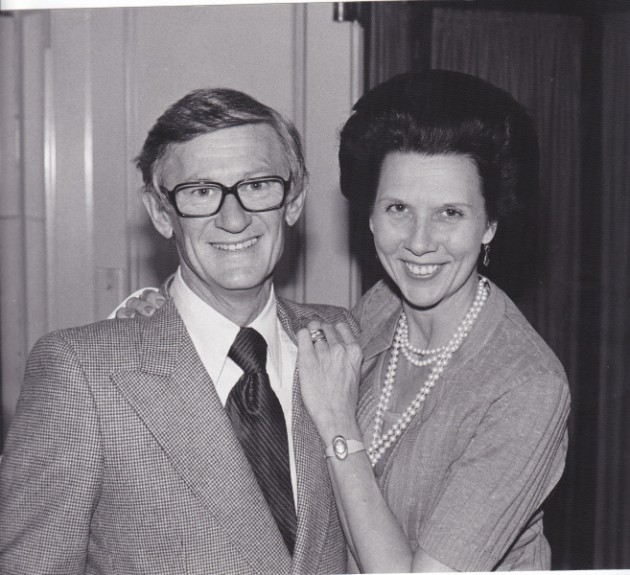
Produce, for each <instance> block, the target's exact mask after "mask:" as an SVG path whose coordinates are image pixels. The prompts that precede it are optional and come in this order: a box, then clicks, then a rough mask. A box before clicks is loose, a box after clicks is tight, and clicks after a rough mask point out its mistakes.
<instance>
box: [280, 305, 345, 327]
mask: <svg viewBox="0 0 630 575" xmlns="http://www.w3.org/2000/svg"><path fill="white" fill-rule="evenodd" d="M277 303H278V315H279V317H280V319H281V320H283V319H288V321H289V322H290V324H291V327H292V329H293V330H294V331H297V330H298V329H300V328H302V327H305V326H306V324H307V323H308V322H309V321H310V320H312V319H318V320H320V321H324V322H326V323H338V322H341V321H343V322H346V323H349V324H350V325H351V326H352V327H353V328H354V327H355V326H356V322H355V320H354V318H353V317H352V314H351V313H350V312H349V311H348V310H347V309H346V308H344V307H341V306H336V305H328V304H317V303H308V304H306V303H297V302H294V301H292V300H289V299H286V298H283V297H278V298H277Z"/></svg>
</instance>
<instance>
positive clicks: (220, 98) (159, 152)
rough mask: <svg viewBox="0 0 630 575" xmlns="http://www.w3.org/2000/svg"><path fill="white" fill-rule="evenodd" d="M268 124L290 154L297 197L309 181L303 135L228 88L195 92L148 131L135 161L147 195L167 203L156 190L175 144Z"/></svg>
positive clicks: (278, 116) (291, 125)
mask: <svg viewBox="0 0 630 575" xmlns="http://www.w3.org/2000/svg"><path fill="white" fill-rule="evenodd" d="M246 124H268V125H270V126H271V127H272V128H273V129H274V130H275V131H276V133H277V134H278V137H279V138H280V141H281V143H282V147H283V148H284V151H285V153H286V154H287V159H288V160H289V167H290V170H291V182H292V189H293V191H294V193H296V192H300V191H301V190H303V189H304V188H305V187H306V185H307V181H308V172H307V170H306V164H305V161H304V152H303V148H302V142H301V139H300V134H299V133H298V131H297V129H296V128H295V126H294V125H293V123H292V122H290V121H289V120H287V119H286V118H285V117H284V116H282V114H280V113H279V112H276V111H275V110H274V109H273V108H270V107H269V106H265V105H264V104H262V103H260V102H258V101H257V100H255V99H254V98H252V97H251V96H248V95H247V94H244V93H243V92H239V91H237V90H231V89H228V88H205V89H200V90H194V91H192V92H190V93H189V94H187V95H186V96H184V97H183V98H182V99H181V100H178V101H177V102H175V103H174V104H173V105H172V106H171V107H170V108H168V109H167V110H166V112H164V113H163V114H162V115H161V116H160V117H159V118H158V120H157V122H156V123H155V125H154V126H153V127H152V128H151V130H150V131H149V134H148V136H147V139H146V140H145V142H144V145H143V146H142V151H141V152H140V154H139V155H138V157H137V158H136V159H135V163H136V167H137V168H138V169H139V170H140V171H141V172H142V179H143V181H144V191H145V192H148V193H152V194H154V195H156V196H157V198H158V200H159V201H160V202H164V199H165V198H164V195H163V193H162V192H161V191H160V189H159V187H158V186H157V182H158V181H159V175H160V174H159V168H160V162H161V160H162V159H163V158H164V156H165V154H166V152H167V150H168V149H169V147H170V146H171V145H173V144H177V143H181V142H187V141H189V140H192V139H193V138H196V137H197V136H201V135H203V134H208V133H211V132H215V131H216V130H221V129H223V128H231V127H234V126H243V125H246Z"/></svg>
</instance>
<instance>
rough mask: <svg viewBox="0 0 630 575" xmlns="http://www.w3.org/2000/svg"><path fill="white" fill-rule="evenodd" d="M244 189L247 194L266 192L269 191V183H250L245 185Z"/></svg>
mask: <svg viewBox="0 0 630 575" xmlns="http://www.w3.org/2000/svg"><path fill="white" fill-rule="evenodd" d="M244 189H245V191H246V192H264V191H266V190H267V189H269V182H265V181H263V182H249V183H247V184H245V186H244Z"/></svg>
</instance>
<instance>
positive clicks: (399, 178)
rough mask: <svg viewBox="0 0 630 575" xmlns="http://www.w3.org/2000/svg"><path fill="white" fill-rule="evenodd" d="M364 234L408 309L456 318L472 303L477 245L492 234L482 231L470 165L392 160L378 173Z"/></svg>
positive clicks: (457, 158) (405, 156) (452, 160)
mask: <svg viewBox="0 0 630 575" xmlns="http://www.w3.org/2000/svg"><path fill="white" fill-rule="evenodd" d="M370 229H371V230H372V233H373V234H374V243H375V245H376V251H377V253H378V256H379V259H380V260H381V263H382V264H383V266H384V268H385V270H386V271H387V273H388V274H389V276H390V277H391V278H392V280H394V282H396V284H397V285H398V287H399V288H400V291H401V292H402V295H403V297H404V298H405V300H406V301H407V303H408V304H410V305H412V306H414V307H418V308H429V307H435V306H440V307H441V308H444V310H445V311H446V310H448V311H449V312H451V313H457V314H461V313H462V311H461V310H465V309H466V308H467V306H468V305H470V300H471V299H472V297H474V293H475V290H476V285H477V275H476V274H475V273H474V272H475V269H476V265H477V258H478V256H479V251H480V249H481V244H482V243H487V242H489V241H490V240H491V239H492V238H493V236H494V233H495V230H496V226H495V225H493V224H489V223H488V217H487V214H486V209H485V203H484V199H483V196H482V194H481V181H480V178H479V173H478V171H477V167H476V165H475V164H474V162H473V161H472V160H471V159H470V158H468V157H467V156H463V155H446V154H443V155H435V156H426V155H421V154H418V153H413V152H409V153H403V152H394V153H391V154H389V155H387V156H386V157H385V159H384V161H383V165H382V167H381V176H380V180H379V184H378V189H377V192H376V199H375V202H374V209H373V211H372V215H371V216H370ZM445 302H449V305H448V307H444V306H442V305H441V304H443V303H445ZM464 313H465V311H464Z"/></svg>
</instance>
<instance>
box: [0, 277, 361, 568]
mask: <svg viewBox="0 0 630 575" xmlns="http://www.w3.org/2000/svg"><path fill="white" fill-rule="evenodd" d="M162 293H164V289H163V292H162ZM277 303H278V305H277V309H278V317H279V318H280V321H281V323H282V325H283V327H284V329H285V330H286V331H287V333H288V334H289V335H290V336H291V338H293V340H294V341H295V332H294V329H295V326H297V327H299V326H300V325H302V322H303V321H304V320H305V319H307V318H309V317H313V316H314V315H317V316H319V317H320V318H322V319H323V320H325V321H331V322H335V321H340V320H346V321H348V322H350V323H351V325H352V326H353V328H354V329H356V327H357V326H356V323H355V322H354V320H353V319H352V318H351V316H350V315H349V313H348V312H347V311H346V310H343V309H341V308H335V307H331V306H305V305H299V304H296V303H293V302H289V301H287V300H283V299H281V298H278V302H277ZM293 441H294V446H295V456H296V466H297V485H298V489H297V491H298V493H297V496H298V509H297V516H298V528H297V538H296V545H295V552H294V556H293V557H291V556H290V555H289V553H288V551H287V549H286V547H285V545H284V543H283V540H282V537H281V535H280V532H279V531H278V528H277V526H276V523H275V521H274V519H273V516H272V515H271V512H270V510H269V508H268V506H267V504H266V502H265V500H264V497H263V495H262V493H261V491H260V488H259V487H258V484H257V482H256V479H255V477H254V474H253V472H252V470H251V467H250V466H249V464H248V462H247V459H246V457H245V455H244V453H243V451H242V449H241V446H240V444H239V443H238V440H237V439H236V438H235V436H234V434H233V432H232V427H231V425H230V421H229V419H228V417H227V415H226V413H225V411H224V409H223V406H222V404H221V402H220V400H219V397H218V396H217V394H216V392H215V389H214V386H213V385H212V382H211V381H210V378H209V376H208V374H207V372H206V370H205V368H204V367H203V365H202V363H201V360H200V359H199V356H198V355H197V352H196V351H195V348H194V346H193V343H192V341H191V340H190V338H189V336H188V333H187V331H186V329H185V327H184V324H183V322H182V320H181V318H180V316H179V314H178V313H177V310H176V308H175V305H174V303H173V301H172V300H170V299H167V303H166V304H165V305H164V307H162V309H160V310H158V311H157V312H156V313H155V315H154V316H153V317H150V318H135V319H126V320H106V321H102V322H99V323H95V324H91V325H88V326H85V327H81V328H75V329H68V330H63V331H60V332H56V333H52V334H49V335H47V336H44V337H43V338H42V339H41V340H40V341H39V342H38V343H37V344H36V346H35V347H34V349H33V351H32V353H31V355H30V358H29V361H28V365H27V369H26V378H25V382H24V386H23V390H22V395H21V397H20V401H19V405H18V410H17V414H16V417H15V420H14V423H13V426H12V428H11V430H10V432H9V435H8V438H7V442H6V445H5V452H4V456H3V460H2V463H1V464H0V573H2V575H18V574H19V575H36V574H43V573H46V574H53V573H54V574H59V575H73V574H79V573H87V574H112V575H114V574H115V575H127V574H133V575H135V574H140V573H142V574H147V575H159V574H168V575H177V574H192V573H195V574H203V575H209V574H215V573H216V574H220V573H230V574H232V573H273V574H278V573H295V574H298V573H305V574H311V573H313V574H315V573H341V572H344V571H345V570H346V547H345V542H344V539H343V534H342V531H341V527H340V524H339V519H338V515H337V510H336V507H335V504H334V499H333V494H332V488H331V484H330V479H329V477H328V473H327V469H326V463H325V459H324V455H323V446H322V443H321V441H320V439H319V436H318V435H317V431H316V429H315V426H314V424H313V422H312V421H311V420H310V419H309V417H308V415H307V413H306V411H305V409H304V407H303V404H302V401H301V396H300V385H299V380H298V374H297V370H296V373H295V376H294V381H293Z"/></svg>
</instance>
